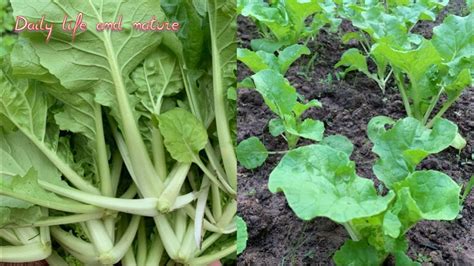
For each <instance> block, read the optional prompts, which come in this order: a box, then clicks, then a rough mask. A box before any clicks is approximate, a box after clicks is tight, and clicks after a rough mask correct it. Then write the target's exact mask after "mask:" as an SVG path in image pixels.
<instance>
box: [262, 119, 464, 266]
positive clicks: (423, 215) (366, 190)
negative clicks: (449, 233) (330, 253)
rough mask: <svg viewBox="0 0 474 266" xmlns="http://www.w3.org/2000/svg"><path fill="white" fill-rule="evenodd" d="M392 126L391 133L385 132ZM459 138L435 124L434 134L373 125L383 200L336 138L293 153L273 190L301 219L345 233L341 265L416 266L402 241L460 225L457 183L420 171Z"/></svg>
mask: <svg viewBox="0 0 474 266" xmlns="http://www.w3.org/2000/svg"><path fill="white" fill-rule="evenodd" d="M386 124H393V126H392V128H390V129H386V128H385V125H386ZM456 131H457V128H456V126H455V125H454V124H452V123H451V122H449V121H447V120H437V121H436V122H435V125H434V127H433V129H432V130H430V129H427V128H425V127H424V126H423V125H422V124H421V123H420V122H419V121H418V120H416V119H413V118H405V119H401V120H399V121H397V122H394V121H393V120H391V119H388V118H386V117H375V118H373V119H372V120H371V121H370V123H369V129H368V132H369V137H370V139H371V140H372V141H373V142H374V152H376V153H377V154H378V155H379V157H380V158H379V160H378V161H377V163H376V165H375V166H374V171H375V173H376V175H377V177H378V178H379V179H380V180H381V181H382V182H383V183H384V184H385V185H386V186H387V188H388V190H389V191H388V193H387V194H386V195H385V196H382V195H378V193H377V191H376V190H375V188H374V184H373V182H372V181H371V180H369V179H365V178H362V177H359V176H357V174H356V173H355V164H354V162H352V161H350V160H349V156H350V152H347V151H350V150H351V149H352V147H351V146H348V145H347V148H342V149H338V147H337V146H339V145H337V143H340V146H346V145H344V144H343V143H344V142H346V141H347V140H343V138H341V137H338V136H334V137H333V136H331V137H332V138H331V139H330V140H328V141H323V142H321V144H316V145H309V146H304V147H301V148H297V149H294V150H292V151H289V152H288V153H287V154H286V155H285V156H284V157H283V159H282V160H281V161H280V162H279V164H278V166H277V167H276V168H275V169H274V170H273V171H272V173H271V174H270V180H269V183H268V186H269V189H270V191H272V192H274V193H275V192H278V191H283V193H284V194H285V197H286V198H287V200H288V204H289V205H290V207H291V208H292V210H293V211H294V212H295V214H296V215H297V216H298V217H300V218H301V219H304V220H311V219H313V218H315V217H320V216H323V217H328V218H330V219H331V220H333V221H335V222H337V223H340V224H342V225H343V226H344V227H345V228H346V230H347V231H348V233H349V235H350V236H351V238H352V239H351V240H347V241H346V243H345V244H344V245H343V246H342V247H341V248H340V249H339V250H338V251H337V252H336V253H335V255H334V261H335V263H336V264H337V265H348V264H354V265H379V264H381V263H382V262H383V261H384V260H385V259H386V258H387V256H388V255H389V254H392V255H394V257H395V259H396V263H397V265H398V264H400V265H415V263H414V262H412V261H411V260H410V258H409V257H408V256H407V255H406V251H407V249H408V245H407V243H406V240H405V238H404V235H405V234H406V233H407V232H408V230H409V229H410V228H411V227H412V226H413V225H415V224H416V223H417V222H419V221H421V220H453V219H455V218H456V217H457V215H458V214H459V211H460V206H459V202H460V193H461V188H460V186H459V185H458V184H456V182H454V181H453V180H452V179H451V177H449V176H447V175H445V174H443V173H441V172H438V171H433V170H423V171H416V170H415V168H416V165H417V164H418V163H420V162H421V160H422V159H423V158H425V157H426V156H427V155H428V154H430V153H437V152H440V151H441V150H443V149H445V148H447V147H448V146H449V144H450V143H451V140H452V138H454V136H455V134H456ZM328 138H329V137H328ZM325 142H326V145H324V144H325ZM348 147H350V148H351V149H348ZM344 150H347V151H346V152H345V151H344ZM381 165H384V166H386V167H385V168H384V169H381V168H380V167H381ZM388 166H390V167H391V168H390V169H389V168H388ZM289 177H291V178H289Z"/></svg>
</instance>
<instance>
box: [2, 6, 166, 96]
mask: <svg viewBox="0 0 474 266" xmlns="http://www.w3.org/2000/svg"><path fill="white" fill-rule="evenodd" d="M11 4H12V7H13V9H14V15H15V16H16V15H21V16H24V17H26V18H27V19H29V20H30V19H31V20H35V19H37V18H40V17H41V16H42V15H43V14H44V12H45V11H47V12H48V16H47V17H46V18H45V22H47V23H53V25H54V26H53V27H55V28H61V23H62V21H61V20H57V19H55V20H52V18H62V17H64V15H68V16H69V18H70V19H71V18H75V17H76V15H77V10H81V11H82V12H83V14H84V18H83V20H84V21H87V23H88V25H96V24H97V23H99V22H102V21H116V20H117V16H118V14H120V15H122V16H123V21H124V22H125V23H131V22H132V21H142V18H143V17H147V16H148V17H151V16H156V19H157V20H158V21H160V20H163V19H164V13H163V11H162V10H161V8H160V6H159V4H158V3H152V2H151V1H145V0H142V1H139V2H134V3H132V2H124V3H121V4H117V3H116V2H115V1H111V0H104V3H102V5H99V4H98V3H95V4H94V3H92V2H90V1H89V2H87V1H81V2H69V1H64V0H61V1H52V0H41V1H37V2H36V3H35V5H34V6H33V5H30V4H28V3H27V2H25V1H21V0H12V1H11ZM101 7H102V8H105V9H106V10H102V11H107V12H100V11H101ZM55 33H56V34H54V33H53V36H52V37H53V38H51V40H50V41H49V42H48V44H47V45H45V43H44V42H45V40H44V38H45V37H44V35H43V34H42V33H41V32H28V33H26V32H24V34H23V35H24V36H25V37H27V38H29V39H30V41H31V44H32V46H33V48H34V50H35V52H36V54H37V55H38V56H39V58H40V61H41V64H42V65H43V66H44V67H46V68H47V69H48V70H49V72H51V73H52V74H53V75H55V76H56V77H57V78H58V79H59V80H60V81H61V84H62V85H63V86H64V87H65V88H66V89H68V90H91V85H94V86H95V87H101V88H104V89H107V90H113V87H114V85H117V84H116V83H117V82H118V81H117V80H114V78H113V76H114V75H117V74H118V75H119V77H116V78H121V79H123V78H124V77H126V76H127V75H128V73H130V71H131V70H133V69H134V68H135V67H136V66H137V65H138V64H139V63H140V61H142V60H143V59H144V58H145V57H146V55H147V54H148V53H149V51H151V50H153V49H154V48H155V47H156V46H157V45H158V44H159V43H160V41H161V40H162V38H163V36H164V35H169V34H168V33H156V32H149V31H148V32H147V31H136V30H132V29H127V28H125V29H124V30H123V31H117V32H113V34H111V33H108V32H107V31H104V32H98V31H95V30H87V31H85V32H80V33H78V34H77V35H76V36H75V39H74V45H68V43H70V42H71V40H72V38H73V36H72V33H71V32H55ZM66 48H68V49H66Z"/></svg>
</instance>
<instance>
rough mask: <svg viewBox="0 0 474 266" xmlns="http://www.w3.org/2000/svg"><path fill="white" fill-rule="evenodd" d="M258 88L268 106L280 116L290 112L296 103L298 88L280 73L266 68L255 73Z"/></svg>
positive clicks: (254, 78) (254, 79)
mask: <svg viewBox="0 0 474 266" xmlns="http://www.w3.org/2000/svg"><path fill="white" fill-rule="evenodd" d="M252 79H253V81H254V83H255V88H256V90H257V91H258V92H259V93H260V94H261V95H262V96H263V99H264V101H265V103H266V104H267V105H268V107H269V108H270V109H271V110H272V111H273V112H274V113H276V114H277V115H278V116H280V117H283V116H284V115H285V114H290V113H291V112H292V111H293V107H294V106H295V104H296V99H297V94H296V89H295V88H294V87H292V86H291V85H290V83H289V82H288V80H286V79H285V78H284V77H283V76H282V75H281V74H280V73H278V72H276V71H275V70H271V69H266V70H262V71H260V72H258V73H257V74H254V75H253V76H252Z"/></svg>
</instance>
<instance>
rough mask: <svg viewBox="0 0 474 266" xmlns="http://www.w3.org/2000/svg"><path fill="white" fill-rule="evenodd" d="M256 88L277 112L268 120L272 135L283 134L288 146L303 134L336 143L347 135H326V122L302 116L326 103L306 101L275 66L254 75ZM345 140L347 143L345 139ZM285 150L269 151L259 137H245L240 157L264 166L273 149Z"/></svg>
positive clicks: (245, 162)
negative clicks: (274, 116) (310, 109)
mask: <svg viewBox="0 0 474 266" xmlns="http://www.w3.org/2000/svg"><path fill="white" fill-rule="evenodd" d="M251 79H252V81H253V84H254V85H255V90H256V91H258V92H259V93H260V95H262V97H263V99H264V101H265V104H266V105H267V106H268V107H269V108H270V110H271V111H272V112H273V113H274V114H276V115H277V117H276V118H273V119H271V120H270V121H269V123H268V128H269V131H270V133H271V135H272V136H274V137H277V136H280V135H281V136H283V138H284V139H285V140H286V141H287V144H288V149H293V148H295V147H296V145H297V144H298V141H299V140H300V138H305V139H309V140H312V141H317V142H323V143H332V144H334V145H336V143H339V140H340V139H341V138H344V137H343V136H339V135H334V136H329V137H324V123H323V122H321V121H319V120H314V119H312V118H305V119H302V117H301V116H302V115H303V113H304V112H305V111H306V110H308V109H309V108H312V107H319V108H320V107H322V105H321V103H320V102H319V101H318V100H316V99H312V100H310V101H305V100H304V99H303V97H302V96H301V95H299V94H298V93H297V92H296V89H295V88H294V87H293V86H291V85H290V83H289V81H288V80H287V79H286V78H284V77H283V75H282V74H280V73H279V72H277V71H276V70H274V69H265V70H260V71H259V72H257V73H256V74H254V75H252V76H251ZM343 144H344V143H343ZM284 152H285V151H271V152H269V151H267V149H266V148H265V146H264V145H263V143H262V142H261V141H260V140H259V139H258V138H257V137H250V138H248V139H246V140H243V141H241V142H240V143H239V145H238V146H237V159H238V160H239V162H240V163H241V164H242V165H243V166H244V167H246V168H247V169H253V168H256V167H259V166H261V165H262V164H263V163H264V162H265V160H266V158H267V157H268V154H269V153H284Z"/></svg>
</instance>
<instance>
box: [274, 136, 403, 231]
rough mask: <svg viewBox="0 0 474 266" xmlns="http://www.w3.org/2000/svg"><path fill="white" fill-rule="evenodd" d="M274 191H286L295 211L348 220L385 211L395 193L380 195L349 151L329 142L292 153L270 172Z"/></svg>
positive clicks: (306, 216) (304, 215)
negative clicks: (356, 169)
mask: <svg viewBox="0 0 474 266" xmlns="http://www.w3.org/2000/svg"><path fill="white" fill-rule="evenodd" d="M268 187H269V189H270V191H271V192H273V193H275V192H277V191H283V192H284V193H285V196H286V198H287V201H288V204H289V205H290V207H291V208H292V210H293V211H294V212H295V214H296V215H297V216H298V217H299V218H301V219H304V220H310V219H313V218H315V217H318V216H323V217H328V218H330V219H331V220H333V221H335V222H338V223H345V222H348V221H351V220H353V219H356V218H360V217H367V216H372V215H376V214H378V213H381V212H383V211H384V210H385V209H386V208H387V205H388V204H389V203H390V202H391V200H392V199H393V197H394V195H393V193H389V194H388V195H387V196H385V197H381V196H378V195H377V192H376V190H375V188H374V185H373V182H372V181H371V180H369V179H365V178H361V177H359V176H357V175H356V173H355V164H354V162H352V161H350V160H349V157H348V155H347V154H346V153H344V152H340V151H338V150H335V149H332V148H330V147H328V146H325V145H309V146H305V147H302V148H297V149H295V150H292V151H290V152H288V153H287V154H286V155H285V156H284V157H283V159H282V160H281V161H280V163H279V164H278V166H277V167H276V168H275V169H274V170H273V171H272V173H271V174H270V180H269V183H268Z"/></svg>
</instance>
